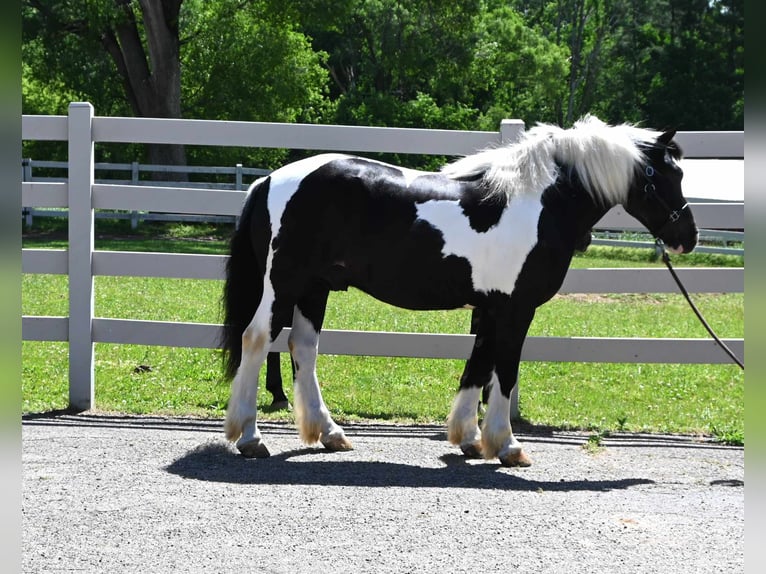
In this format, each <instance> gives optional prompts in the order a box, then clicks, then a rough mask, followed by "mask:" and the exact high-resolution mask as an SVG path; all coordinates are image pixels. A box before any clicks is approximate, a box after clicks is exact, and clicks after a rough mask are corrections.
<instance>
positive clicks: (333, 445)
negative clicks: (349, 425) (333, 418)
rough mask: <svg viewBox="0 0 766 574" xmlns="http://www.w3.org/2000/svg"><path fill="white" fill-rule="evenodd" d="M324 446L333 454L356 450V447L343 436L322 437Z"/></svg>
mask: <svg viewBox="0 0 766 574" xmlns="http://www.w3.org/2000/svg"><path fill="white" fill-rule="evenodd" d="M322 444H323V445H324V447H325V448H326V449H327V450H329V451H332V452H341V451H346V450H354V445H353V444H351V441H350V440H348V439H347V438H346V435H343V434H340V435H334V436H328V437H327V438H325V437H322Z"/></svg>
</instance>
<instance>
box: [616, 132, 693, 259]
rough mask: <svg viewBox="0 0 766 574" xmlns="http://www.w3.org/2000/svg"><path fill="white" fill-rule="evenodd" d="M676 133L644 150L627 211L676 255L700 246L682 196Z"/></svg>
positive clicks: (681, 174) (671, 133)
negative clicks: (675, 139)
mask: <svg viewBox="0 0 766 574" xmlns="http://www.w3.org/2000/svg"><path fill="white" fill-rule="evenodd" d="M675 133H676V132H675V130H673V131H668V132H664V133H663V134H661V135H660V136H659V137H657V139H656V141H655V142H651V143H650V144H648V145H647V146H646V147H645V148H644V157H645V162H644V163H643V164H642V165H641V166H640V171H639V173H638V174H637V175H636V177H635V179H634V181H633V185H632V186H631V188H630V191H629V193H628V201H627V202H626V203H625V210H626V211H627V212H628V213H630V214H631V215H632V216H633V217H635V218H636V219H638V220H639V221H640V222H641V223H643V224H644V226H646V228H647V229H648V230H649V231H650V232H651V233H652V235H654V236H655V237H657V238H659V239H661V240H662V241H663V242H664V243H665V245H666V246H667V247H668V250H669V251H671V252H673V253H688V252H690V251H692V250H693V249H694V247H695V246H696V245H697V235H698V232H697V225H696V224H695V223H694V216H693V215H692V212H691V209H690V208H689V205H688V204H687V202H686V199H684V196H683V193H682V192H681V179H682V178H683V175H684V174H683V171H682V170H681V167H680V166H679V165H678V160H679V159H680V158H681V150H680V149H679V147H678V145H677V144H676V143H675V142H674V141H673V136H674V135H675Z"/></svg>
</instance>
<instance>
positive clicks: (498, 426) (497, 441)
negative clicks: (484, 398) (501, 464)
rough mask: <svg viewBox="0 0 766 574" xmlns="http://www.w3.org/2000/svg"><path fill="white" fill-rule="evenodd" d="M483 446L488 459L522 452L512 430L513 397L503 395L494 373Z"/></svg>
mask: <svg viewBox="0 0 766 574" xmlns="http://www.w3.org/2000/svg"><path fill="white" fill-rule="evenodd" d="M482 447H483V450H484V457H485V458H487V459H490V458H495V457H500V458H502V457H504V456H507V455H511V454H514V453H520V452H521V445H520V444H519V442H518V441H517V440H516V438H515V437H514V436H513V431H512V430H511V399H510V398H509V397H505V396H503V393H502V392H501V391H500V382H499V381H498V380H497V374H496V373H492V381H491V382H490V389H489V405H488V406H487V415H486V416H485V417H484V428H483V429H482Z"/></svg>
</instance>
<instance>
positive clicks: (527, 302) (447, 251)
mask: <svg viewBox="0 0 766 574" xmlns="http://www.w3.org/2000/svg"><path fill="white" fill-rule="evenodd" d="M675 133H676V132H675V130H668V131H655V130H652V129H648V128H644V127H639V126H637V125H635V124H629V123H622V124H617V125H609V124H607V123H605V122H603V121H601V120H599V119H598V118H597V117H595V116H593V115H586V116H584V117H582V118H581V119H579V120H578V121H577V122H575V124H574V125H573V126H572V127H571V128H568V129H564V128H561V127H558V126H555V125H552V124H544V123H540V124H537V125H535V126H534V127H532V128H530V129H529V130H527V131H526V132H525V133H524V135H523V136H522V138H521V139H520V140H519V141H518V142H515V143H511V144H501V145H498V146H494V147H490V148H488V149H484V150H481V151H478V152H476V153H474V154H471V155H467V156H465V157H462V158H459V159H457V160H455V161H452V162H450V163H448V164H446V165H445V166H443V167H442V168H441V169H440V170H439V171H435V172H426V171H419V170H414V169H409V168H404V167H399V166H395V165H390V164H387V163H384V162H381V161H377V160H372V159H365V158H362V157H357V156H353V155H346V154H335V153H333V154H320V155H315V156H311V157H308V158H305V159H301V160H298V161H295V162H292V163H288V164H286V165H284V166H283V167H281V168H279V169H277V170H275V171H274V172H272V173H271V174H270V175H268V176H266V177H264V178H261V179H260V180H258V181H256V182H254V183H253V184H252V186H251V187H250V189H249V192H248V195H247V199H246V200H245V203H244V206H243V209H242V213H241V216H240V223H239V226H238V228H237V229H236V230H235V232H234V233H233V235H232V237H231V241H230V257H229V259H228V263H227V266H226V278H225V285H224V289H223V295H222V299H223V308H224V314H225V319H224V326H223V338H222V344H221V347H222V349H223V357H224V364H225V377H226V378H227V379H228V380H231V394H230V399H229V403H228V407H227V411H226V418H225V422H224V431H225V435H226V437H227V439H228V440H229V441H232V442H234V441H236V447H237V449H238V450H239V452H240V453H241V455H242V456H244V457H247V458H265V457H268V456H269V454H270V453H269V450H268V448H267V447H266V444H265V442H264V441H263V438H262V436H261V433H260V431H259V429H258V425H257V422H256V418H257V412H256V411H257V408H256V407H257V393H258V376H259V372H260V369H261V367H262V365H263V363H264V361H265V360H266V357H267V355H268V353H269V352H270V350H271V347H272V343H273V342H274V340H275V339H276V338H277V336H278V335H279V334H280V332H281V331H282V329H283V328H285V327H288V326H289V327H291V329H290V334H289V337H288V348H289V351H290V353H291V357H292V361H293V365H294V368H295V377H294V383H293V384H294V397H293V399H294V405H293V409H294V412H295V420H296V425H297V427H298V431H299V436H300V439H301V440H302V441H303V442H304V443H306V444H308V445H311V444H316V443H318V442H319V443H321V444H322V445H323V446H324V448H325V449H327V450H329V451H346V450H351V449H352V448H353V444H352V443H351V441H350V440H349V439H348V438H347V437H346V434H345V432H344V430H343V428H342V427H341V426H340V425H338V424H337V423H336V422H335V421H334V420H333V418H332V416H331V414H330V411H329V409H328V408H327V405H326V404H325V402H324V400H323V398H322V393H321V391H320V388H319V383H318V380H317V374H316V359H317V352H318V345H319V337H320V332H321V328H322V323H323V319H324V314H325V307H326V304H327V299H328V296H329V293H330V292H331V291H340V290H346V289H348V288H349V287H355V288H357V289H360V290H361V291H363V292H365V293H367V294H369V295H371V296H372V297H374V298H376V299H378V300H380V301H383V302H385V303H388V304H391V305H394V306H397V307H401V308H406V309H412V310H437V309H458V308H470V309H473V310H474V314H475V318H476V323H475V330H476V334H475V337H474V344H473V348H472V350H471V353H470V356H469V358H468V359H467V362H466V363H465V367H464V372H463V375H462V376H461V378H460V383H459V387H458V391H457V393H456V395H455V397H454V399H453V402H452V405H451V409H450V412H449V416H448V417H447V438H448V440H449V442H450V443H452V444H454V445H456V446H457V447H459V448H460V450H461V451H462V453H463V454H464V455H465V456H466V457H484V458H485V459H487V460H495V459H497V460H499V462H500V463H501V464H502V465H503V466H509V467H515V466H529V465H530V464H531V459H530V457H529V456H528V455H527V453H526V452H525V451H524V449H523V447H522V445H521V443H520V442H519V441H518V440H517V439H516V438H515V437H514V435H513V431H512V428H511V420H510V400H511V399H510V397H511V391H512V389H513V387H514V386H515V384H516V381H517V375H518V370H519V361H520V356H521V349H522V345H523V343H524V340H525V338H526V336H527V331H528V329H529V326H530V324H531V322H532V320H533V318H534V315H535V311H536V309H537V308H538V307H539V306H540V305H542V304H544V303H546V302H547V301H548V300H550V299H551V298H552V297H553V296H554V295H555V294H556V293H557V292H558V290H559V288H560V287H561V284H562V282H563V280H564V277H565V275H566V273H567V270H568V268H569V265H570V262H571V259H572V256H573V253H574V252H575V250H576V249H577V248H578V247H582V245H583V242H584V238H589V237H590V232H591V230H592V228H593V226H594V225H595V224H596V222H598V220H599V219H601V217H602V216H603V215H604V214H605V213H606V212H607V211H608V210H609V209H611V208H612V207H613V206H615V205H622V206H623V207H624V209H625V210H626V211H627V212H628V213H630V214H631V215H632V216H634V217H635V218H636V219H638V221H639V222H641V223H642V224H643V225H644V226H645V227H646V228H647V229H648V230H649V231H650V232H651V233H652V234H653V235H654V236H655V237H656V238H657V239H658V240H661V241H662V242H664V243H665V245H666V248H667V249H668V250H669V251H670V252H672V253H688V252H690V251H692V250H693V249H694V248H695V246H696V244H697V238H698V231H697V226H696V224H695V221H694V217H693V215H692V212H691V209H690V208H689V205H688V203H687V202H686V200H685V198H684V196H683V193H682V189H681V181H682V178H683V171H682V170H681V167H680V165H679V161H680V159H681V157H682V152H681V149H680V147H679V146H678V144H677V143H676V142H675V141H674V139H673V138H674V136H675ZM485 388H487V389H489V396H488V404H487V408H486V411H485V413H484V416H483V420H482V424H481V428H480V426H479V415H478V410H477V405H478V402H479V400H480V395H481V393H482V389H485Z"/></svg>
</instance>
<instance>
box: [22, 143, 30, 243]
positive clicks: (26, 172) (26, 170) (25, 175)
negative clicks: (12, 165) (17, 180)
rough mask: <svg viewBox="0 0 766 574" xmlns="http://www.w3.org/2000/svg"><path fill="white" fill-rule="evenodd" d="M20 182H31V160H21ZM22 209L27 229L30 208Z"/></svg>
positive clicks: (26, 158)
mask: <svg viewBox="0 0 766 574" xmlns="http://www.w3.org/2000/svg"><path fill="white" fill-rule="evenodd" d="M21 181H32V158H28V157H25V158H22V159H21ZM22 207H23V210H22V212H23V213H24V215H25V218H26V224H27V227H30V228H31V227H32V208H31V207H24V206H22Z"/></svg>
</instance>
